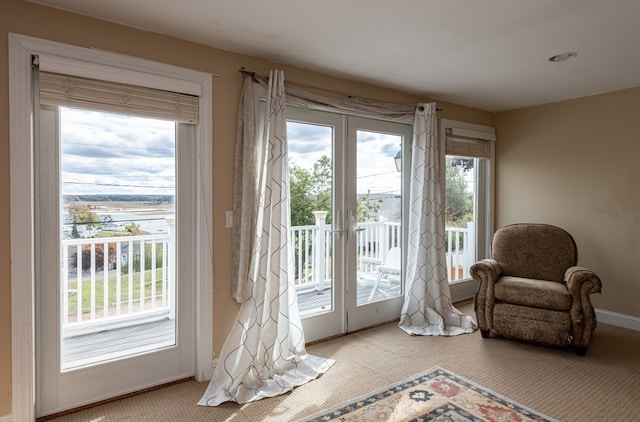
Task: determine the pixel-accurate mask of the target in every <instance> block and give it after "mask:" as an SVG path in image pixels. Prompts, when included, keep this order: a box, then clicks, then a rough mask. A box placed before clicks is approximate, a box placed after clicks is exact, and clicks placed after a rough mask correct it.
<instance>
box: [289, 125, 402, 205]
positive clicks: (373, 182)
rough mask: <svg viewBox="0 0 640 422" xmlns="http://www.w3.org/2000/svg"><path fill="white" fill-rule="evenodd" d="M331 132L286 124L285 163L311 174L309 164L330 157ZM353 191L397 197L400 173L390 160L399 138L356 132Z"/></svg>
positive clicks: (329, 129) (318, 128)
mask: <svg viewBox="0 0 640 422" xmlns="http://www.w3.org/2000/svg"><path fill="white" fill-rule="evenodd" d="M332 130H333V129H332V128H331V127H328V126H320V125H311V124H306V123H294V122H289V124H288V126H287V136H288V142H289V159H290V161H291V162H292V163H294V164H296V165H298V166H300V167H303V168H306V169H308V170H311V169H312V168H313V163H315V162H316V161H318V159H320V157H322V156H323V155H326V156H328V157H331V136H332ZM357 140H358V146H357V171H356V173H357V176H356V177H357V190H358V193H367V192H370V193H394V194H399V193H400V173H398V171H397V170H396V166H395V161H394V157H395V155H396V153H397V152H398V151H399V150H400V144H401V142H402V140H401V137H400V136H396V135H387V134H384V133H374V132H365V131H358V136H357Z"/></svg>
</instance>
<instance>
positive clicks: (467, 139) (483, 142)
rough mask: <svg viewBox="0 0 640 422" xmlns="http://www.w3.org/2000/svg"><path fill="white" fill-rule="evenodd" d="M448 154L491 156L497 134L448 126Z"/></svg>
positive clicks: (477, 156) (478, 156)
mask: <svg viewBox="0 0 640 422" xmlns="http://www.w3.org/2000/svg"><path fill="white" fill-rule="evenodd" d="M446 135H447V139H446V154H447V155H455V156H459V157H476V158H490V157H491V142H493V141H495V135H493V134H491V133H484V132H477V131H472V130H466V129H458V128H447V130H446Z"/></svg>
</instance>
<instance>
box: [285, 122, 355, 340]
mask: <svg viewBox="0 0 640 422" xmlns="http://www.w3.org/2000/svg"><path fill="white" fill-rule="evenodd" d="M287 116H288V119H289V120H288V122H287V142H288V155H289V175H290V181H289V187H290V193H291V204H290V207H291V243H292V246H293V247H292V250H291V253H292V255H293V261H294V274H295V285H296V293H297V299H298V309H299V310H300V316H301V317H302V319H303V325H304V329H305V339H306V341H314V340H318V339H322V338H327V337H331V336H334V335H336V334H340V333H343V332H344V313H343V310H344V306H343V303H344V300H343V291H344V284H343V279H344V276H343V272H344V271H343V269H342V268H343V267H344V264H343V262H344V253H343V250H344V246H343V245H342V239H343V232H342V230H341V227H342V225H343V221H342V220H343V216H344V212H343V211H342V205H341V203H342V202H341V199H340V198H341V195H342V193H341V192H342V190H343V188H342V187H341V186H340V184H339V183H337V182H336V181H337V180H341V179H342V176H341V175H340V168H341V166H342V162H343V160H342V159H341V155H343V154H337V153H336V151H339V150H340V149H341V148H343V144H344V142H343V141H342V139H341V134H342V132H343V130H342V128H343V126H344V125H343V118H342V117H341V116H339V115H335V114H331V113H321V112H311V111H308V110H304V111H303V110H299V109H289V110H288V111H287Z"/></svg>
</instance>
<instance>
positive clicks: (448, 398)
mask: <svg viewBox="0 0 640 422" xmlns="http://www.w3.org/2000/svg"><path fill="white" fill-rule="evenodd" d="M306 420H307V421H309V422H327V421H341V422H350V421H354V422H355V421H358V422H361V421H376V422H380V421H394V422H397V421H403V422H404V421H439V422H462V421H464V422H469V421H473V422H483V421H492V422H493V421H495V422H524V421H536V422H547V421H549V422H551V421H554V422H557V421H556V420H555V419H552V418H549V417H548V416H544V415H542V414H540V413H538V412H536V411H535V410H532V409H529V408H528V407H526V406H523V405H521V404H519V403H516V402H514V401H513V400H509V399H508V398H506V397H504V396H501V395H499V394H496V393H494V392H492V391H490V390H487V389H486V388H484V387H482V386H480V385H478V384H475V383H473V382H471V381H469V380H467V379H465V378H463V377H460V376H458V375H456V374H454V373H451V372H449V371H447V370H446V369H442V368H439V367H435V368H432V369H430V370H428V371H427V372H424V373H421V374H418V375H414V376H412V377H411V378H408V379H406V380H404V381H401V382H399V383H397V384H395V385H393V386H391V387H387V388H383V389H381V390H379V391H374V392H372V393H369V394H367V395H366V396H364V397H361V398H359V399H357V400H353V401H350V402H348V403H345V404H343V405H340V406H338V407H336V408H334V409H331V410H329V411H324V412H322V413H321V414H318V415H316V416H314V417H313V418H311V419H306Z"/></svg>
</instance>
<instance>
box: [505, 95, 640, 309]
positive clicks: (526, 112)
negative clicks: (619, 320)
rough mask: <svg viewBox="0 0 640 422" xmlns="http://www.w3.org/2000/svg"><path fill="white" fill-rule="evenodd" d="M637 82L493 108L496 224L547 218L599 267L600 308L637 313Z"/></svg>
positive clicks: (583, 258) (586, 262)
mask: <svg viewBox="0 0 640 422" xmlns="http://www.w3.org/2000/svg"><path fill="white" fill-rule="evenodd" d="M639 111H640V87H637V88H631V89H626V90H622V91H617V92H612V93H607V94H601V95H595V96H591V97H584V98H580V99H575V100H571V101H563V102H558V103H553V104H547V105H542V106H537V107H530V108H525V109H520V110H513V111H508V112H504V113H497V114H496V131H497V138H498V141H497V143H496V147H497V148H496V162H497V170H496V174H497V176H496V179H497V192H496V200H497V203H496V210H497V215H496V227H500V226H503V225H505V224H509V223H514V222H522V221H527V222H546V223H550V224H555V225H558V226H561V227H563V228H565V229H566V230H568V231H569V232H570V233H572V234H573V236H574V238H575V240H576V243H577V245H578V259H579V264H580V265H582V266H585V267H588V268H591V269H592V270H594V271H596V272H597V273H598V275H599V276H600V278H601V279H602V286H603V287H602V294H601V295H594V296H593V300H594V304H595V306H596V307H598V308H602V309H606V310H608V311H613V312H618V313H622V314H627V315H633V316H635V317H640V275H639V274H640V272H638V262H639V261H640V118H638V113H639Z"/></svg>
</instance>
